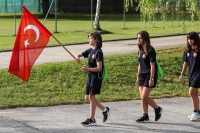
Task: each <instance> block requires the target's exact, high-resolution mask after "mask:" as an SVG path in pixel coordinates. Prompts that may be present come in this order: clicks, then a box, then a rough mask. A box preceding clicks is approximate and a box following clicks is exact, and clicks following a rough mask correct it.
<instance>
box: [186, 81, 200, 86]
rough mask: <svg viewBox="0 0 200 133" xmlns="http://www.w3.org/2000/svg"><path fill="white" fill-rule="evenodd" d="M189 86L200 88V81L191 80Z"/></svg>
mask: <svg viewBox="0 0 200 133" xmlns="http://www.w3.org/2000/svg"><path fill="white" fill-rule="evenodd" d="M189 87H193V88H200V81H199V80H192V81H190V82H189Z"/></svg>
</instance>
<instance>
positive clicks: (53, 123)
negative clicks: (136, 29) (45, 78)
mask: <svg viewBox="0 0 200 133" xmlns="http://www.w3.org/2000/svg"><path fill="white" fill-rule="evenodd" d="M155 101H156V102H157V103H158V105H160V106H161V107H163V115H162V118H161V119H160V120H159V121H158V122H155V121H154V115H155V114H154V111H153V109H152V108H149V116H150V121H151V122H150V123H136V122H135V120H136V119H138V118H139V117H141V104H140V101H139V100H131V101H120V102H108V103H107V102H105V103H103V104H104V105H106V106H110V107H111V115H110V117H109V120H108V121H107V123H105V124H103V123H102V121H103V120H102V114H101V111H100V110H99V109H97V111H96V121H97V126H95V127H83V126H81V125H80V122H81V121H83V120H85V119H86V118H87V117H88V116H89V104H83V105H61V106H53V107H40V108H38V107H35V108H17V109H8V110H0V133H200V121H198V122H191V121H190V120H188V118H187V116H188V115H190V114H191V113H192V109H191V101H190V98H183V97H180V98H163V99H155Z"/></svg>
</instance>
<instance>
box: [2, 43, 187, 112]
mask: <svg viewBox="0 0 200 133" xmlns="http://www.w3.org/2000/svg"><path fill="white" fill-rule="evenodd" d="M183 50H184V48H182V47H181V48H176V49H169V50H159V51H157V59H158V61H159V63H160V65H161V67H162V68H163V71H164V74H165V75H164V77H163V78H162V79H161V80H158V83H157V87H156V88H155V89H153V91H152V92H151V94H150V96H151V97H152V98H166V97H180V96H183V97H185V96H188V82H187V74H185V76H184V81H185V82H183V83H179V82H178V78H179V74H180V72H181V67H182V54H183ZM105 62H106V65H107V69H108V79H106V80H104V81H103V86H102V90H101V94H100V95H98V96H97V98H98V99H99V100H100V101H119V100H133V99H139V91H138V86H137V85H136V84H135V81H136V73H137V66H138V61H137V53H132V54H123V55H110V56H105ZM82 63H83V64H87V59H83V60H82ZM0 75H1V76H0V92H1V93H0V108H2V109H3V108H15V107H30V106H31V107H32V106H38V107H40V106H52V105H60V104H82V103H86V101H85V100H84V95H85V84H86V79H87V74H86V73H85V72H83V70H82V69H81V66H80V65H78V64H77V63H76V62H75V61H69V62H60V63H47V64H42V65H35V66H33V68H32V71H31V76H30V79H29V82H27V83H25V82H23V81H22V80H21V79H19V78H17V77H16V76H14V75H12V74H10V73H8V72H7V70H0Z"/></svg>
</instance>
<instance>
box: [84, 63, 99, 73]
mask: <svg viewBox="0 0 200 133" xmlns="http://www.w3.org/2000/svg"><path fill="white" fill-rule="evenodd" d="M82 68H83V70H84V71H86V72H100V71H101V70H102V61H98V62H97V67H94V68H89V67H87V66H83V67H82Z"/></svg>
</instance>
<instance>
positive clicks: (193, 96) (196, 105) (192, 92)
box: [188, 87, 200, 121]
mask: <svg viewBox="0 0 200 133" xmlns="http://www.w3.org/2000/svg"><path fill="white" fill-rule="evenodd" d="M189 94H190V97H191V101H192V106H193V113H192V115H190V116H188V118H189V119H190V120H191V121H196V120H198V119H200V115H199V112H198V111H199V97H198V88H194V87H190V89H189Z"/></svg>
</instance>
